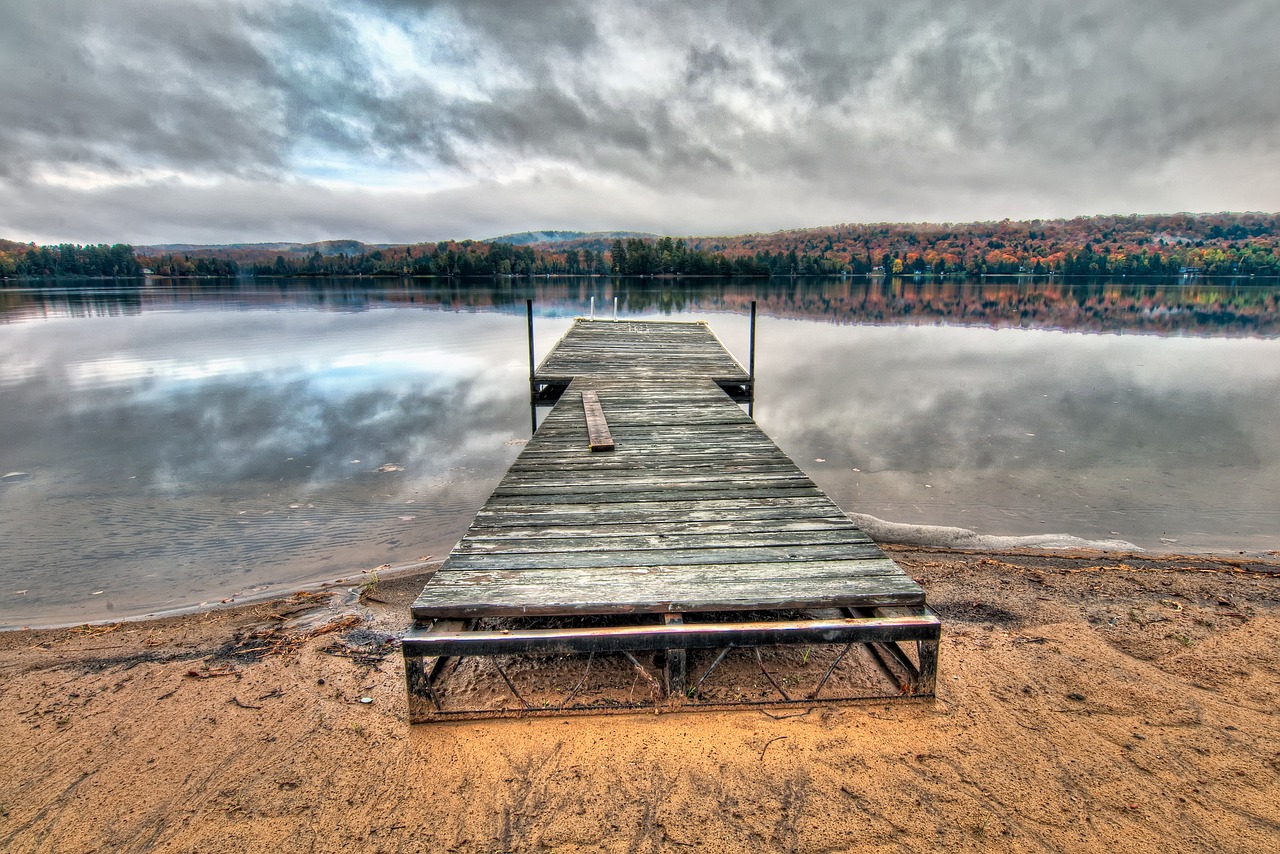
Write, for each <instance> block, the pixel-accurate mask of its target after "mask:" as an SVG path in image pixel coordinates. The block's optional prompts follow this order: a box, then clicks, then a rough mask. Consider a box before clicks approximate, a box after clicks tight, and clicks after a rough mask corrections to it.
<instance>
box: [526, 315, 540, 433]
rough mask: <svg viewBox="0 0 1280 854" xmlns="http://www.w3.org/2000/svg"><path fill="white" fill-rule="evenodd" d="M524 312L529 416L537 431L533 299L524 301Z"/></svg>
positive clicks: (534, 430)
mask: <svg viewBox="0 0 1280 854" xmlns="http://www.w3.org/2000/svg"><path fill="white" fill-rule="evenodd" d="M524 310H525V314H526V315H527V316H528V318H529V417H530V418H531V419H532V421H533V432H534V433H537V432H538V386H537V383H536V382H535V380H534V374H535V373H536V371H537V366H536V363H535V362H534V356H533V300H532V299H527V300H525V301H524Z"/></svg>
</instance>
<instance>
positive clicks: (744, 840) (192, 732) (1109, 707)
mask: <svg viewBox="0 0 1280 854" xmlns="http://www.w3.org/2000/svg"><path fill="white" fill-rule="evenodd" d="M886 550H887V551H888V552H889V553H890V554H891V556H892V557H893V558H894V559H895V560H897V561H898V562H899V563H900V564H901V565H902V566H903V568H904V569H905V570H906V571H907V572H908V573H909V574H910V575H912V576H913V577H915V578H917V579H918V580H919V581H920V582H921V584H922V585H923V586H924V587H925V589H926V591H927V593H928V596H929V600H930V603H931V605H932V606H933V607H934V608H935V610H937V611H938V613H939V614H940V616H941V617H942V619H943V624H944V628H943V641H942V643H943V647H942V653H941V660H940V670H939V680H938V686H939V687H938V696H937V699H936V700H935V701H934V702H932V703H893V702H887V703H886V702H872V703H864V704H858V705H850V706H837V705H833V704H828V703H826V702H823V701H817V702H815V703H814V704H813V705H812V706H811V707H808V708H805V709H802V710H799V711H797V712H795V713H793V714H791V715H789V716H782V715H770V714H768V713H762V712H761V711H751V710H743V711H732V712H689V713H685V712H676V713H668V714H659V715H654V714H626V715H612V716H606V717H576V718H538V719H527V718H526V719H514V720H485V721H457V722H448V723H436V724H424V725H419V726H410V725H408V724H407V723H406V722H405V699H404V676H403V671H402V669H401V667H400V663H399V653H398V649H397V648H396V647H395V645H394V643H393V641H394V638H395V636H396V633H397V632H399V631H402V630H403V628H404V627H405V626H407V624H408V604H409V602H411V601H412V599H413V598H414V597H415V596H416V595H417V593H418V591H419V589H420V587H421V582H422V576H423V573H405V574H402V575H399V576H397V577H395V578H390V577H384V576H381V575H380V577H379V579H378V581H377V584H376V585H374V586H372V587H369V588H366V589H365V590H364V591H363V592H362V595H360V596H359V597H358V599H357V600H356V601H355V602H351V601H349V600H347V599H345V598H343V597H340V596H338V595H335V593H328V594H325V593H321V594H315V593H302V594H297V595H293V596H288V597H281V598H276V599H273V600H270V601H266V602H257V603H252V604H244V605H236V606H233V607H225V608H219V609H217V610H211V611H204V612H199V613H193V614H186V615H182V616H176V617H166V618H161V619H152V620H140V621H130V622H117V623H113V624H100V625H97V626H78V627H71V628H61V629H45V630H16V631H10V632H4V633H0V686H2V687H0V750H2V751H4V754H5V756H6V757H7V758H6V768H7V772H8V773H7V774H6V775H5V776H4V777H3V778H0V848H4V849H6V850H10V851H15V852H25V851H43V850H89V849H109V850H124V851H133V850H156V851H189V850H193V849H199V850H202V851H235V850H247V849H275V850H280V851H302V850H308V851H310V850H320V851H338V850H349V849H351V848H353V847H354V848H358V849H364V850H388V851H392V850H455V851H464V852H471V851H474V852H486V851H497V850H502V851H545V850H548V849H554V850H557V851H592V852H599V851H636V850H639V851H655V852H658V851H663V852H665V851H680V850H688V848H689V847H691V846H700V847H704V848H714V849H717V850H724V851H744V852H745V851H760V850H795V851H812V850H848V849H850V848H860V847H865V848H877V847H883V848H886V849H887V848H893V849H897V850H907V851H934V850H938V849H939V847H942V848H946V849H948V850H964V851H989V850H996V851H1025V850H1121V849H1123V850H1131V851H1152V852H1162V854H1163V852H1170V851H1192V850H1195V851H1244V850H1267V849H1269V848H1272V847H1274V846H1275V844H1276V843H1277V841H1278V840H1280V798H1277V797H1276V794H1277V792H1280V751H1278V750H1277V747H1276V745H1277V744H1280V716H1278V715H1277V714H1276V711H1275V710H1276V709H1277V708H1280V584H1277V579H1276V577H1275V574H1276V573H1277V572H1278V571H1280V560H1257V561H1254V560H1252V559H1250V560H1243V559H1241V558H1239V557H1235V558H1230V557H1219V558H1214V559H1206V558H1203V557H1201V556H1195V555H1190V556H1188V555H1174V556H1165V557H1161V556H1154V555H1148V554H1141V555H1138V554H1130V555H1126V556H1123V557H1121V556H1117V555H1107V554H1103V553H1098V552H1088V553H1086V552H1078V553H1063V552H1057V551H1053V552H1049V551H1043V550H1041V551H1025V550H1019V551H1017V552H973V551H951V550H939V549H921V548H914V547H907V546H888V547H886Z"/></svg>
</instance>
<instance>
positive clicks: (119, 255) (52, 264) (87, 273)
mask: <svg viewBox="0 0 1280 854" xmlns="http://www.w3.org/2000/svg"><path fill="white" fill-rule="evenodd" d="M142 274H143V273H142V264H141V262H139V260H138V258H137V257H136V256H135V255H134V252H133V247H132V246H128V245H126V244H124V243H116V244H114V245H111V246H108V245H107V244H105V243H98V244H90V245H86V246H81V245H79V244H76V243H59V244H57V245H51V246H36V245H34V244H23V243H14V242H12V241H8V240H0V277H11V276H66V277H70V276H81V277H94V278H118V277H135V276H141V275H142Z"/></svg>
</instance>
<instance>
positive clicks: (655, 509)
mask: <svg viewBox="0 0 1280 854" xmlns="http://www.w3.org/2000/svg"><path fill="white" fill-rule="evenodd" d="M533 380H534V382H535V388H536V384H537V383H538V382H544V383H559V382H564V383H567V385H566V386H565V387H564V389H563V391H562V392H561V394H560V398H559V400H558V402H557V403H556V404H555V406H554V408H553V409H552V410H551V412H550V413H549V414H548V415H547V417H546V418H545V420H544V421H543V423H542V424H541V426H539V427H538V429H537V431H536V433H535V434H534V435H533V437H532V438H531V439H530V441H529V443H528V444H527V445H526V447H525V448H524V450H523V451H522V452H521V454H520V455H519V457H518V458H517V459H516V460H515V462H514V463H513V464H512V465H511V468H510V469H509V470H508V472H507V473H506V475H505V476H504V477H503V479H502V481H501V482H500V483H499V484H498V486H497V487H496V488H495V489H494V490H493V493H492V494H491V495H490V497H489V499H488V500H487V501H486V502H485V504H484V506H483V507H482V508H481V510H480V511H479V512H478V513H477V514H476V517H475V519H474V521H473V523H472V525H471V526H470V528H469V529H468V530H467V532H466V534H465V535H464V536H463V538H462V540H461V541H460V542H459V543H458V545H457V546H456V547H455V548H454V549H453V551H452V552H451V553H450V554H449V556H448V558H447V559H446V560H445V561H444V563H443V564H442V566H441V568H440V569H439V571H437V572H436V574H435V575H434V576H433V577H432V578H431V580H430V581H429V582H428V583H427V585H426V586H425V588H424V589H423V591H422V593H421V595H420V596H419V597H418V598H417V600H416V601H415V602H414V603H413V605H412V607H411V612H412V615H413V617H414V619H415V620H416V621H417V623H418V625H419V626H426V625H429V624H430V623H431V621H436V620H439V621H450V620H460V619H461V620H473V619H477V618H484V617H535V616H537V617H566V618H568V617H580V616H584V615H619V614H663V615H674V614H716V613H723V612H745V611H750V612H778V613H779V614H781V613H782V612H789V611H797V610H798V611H804V610H817V609H833V608H834V609H847V610H846V613H850V614H853V613H855V612H858V613H864V614H870V613H871V612H873V611H874V609H877V608H908V609H912V612H913V613H917V614H920V615H924V614H925V613H926V612H925V608H924V605H925V596H924V591H923V590H922V589H921V588H920V586H919V585H918V584H916V582H915V581H914V580H912V579H911V578H910V577H909V576H908V575H907V574H906V573H904V572H903V571H902V569H901V568H899V567H898V566H897V564H895V563H894V562H893V561H892V560H890V559H889V558H888V557H887V556H886V555H885V554H884V553H883V552H882V551H881V550H880V548H879V547H878V546H876V545H875V544H874V543H873V542H872V541H871V540H870V538H868V537H867V536H866V535H865V534H864V533H863V532H862V531H861V530H859V529H858V528H857V526H855V525H854V524H853V523H852V522H851V521H850V520H849V519H848V517H847V516H846V515H845V514H844V513H843V512H842V511H841V510H840V508H839V507H838V506H836V504H835V503H834V502H833V501H831V499H829V498H828V497H827V496H826V495H825V494H824V493H823V492H822V491H821V490H820V489H818V487H817V486H816V485H815V484H814V483H813V481H812V480H811V479H810V478H809V477H808V476H807V475H805V474H804V472H802V471H801V470H800V468H799V467H798V466H797V465H796V464H795V463H794V462H793V461H792V460H791V459H790V458H789V457H787V455H786V454H784V453H783V452H782V451H781V450H780V449H779V448H778V447H777V445H775V444H774V442H773V441H772V440H771V439H770V438H769V437H768V436H767V435H765V433H764V432H763V431H762V430H760V428H759V427H758V426H757V425H756V423H755V422H754V421H753V420H752V419H751V418H750V417H749V416H748V415H747V414H746V413H745V412H743V411H742V409H741V407H740V406H739V405H738V404H737V403H735V402H734V401H733V399H731V397H730V395H729V394H727V393H726V391H725V390H724V388H723V384H729V385H731V386H737V387H741V386H743V385H746V384H749V383H750V382H751V377H749V376H748V375H747V373H746V372H745V371H744V370H743V369H742V367H741V365H739V364H738V363H737V362H736V361H735V360H734V359H733V358H732V356H730V355H729V353H728V352H727V351H725V350H724V348H723V346H722V345H721V344H720V342H719V341H718V340H717V339H716V338H715V336H714V335H713V334H712V333H711V332H710V330H709V329H708V328H707V327H706V326H705V325H704V324H689V323H654V322H646V323H641V322H612V321H585V320H579V321H577V322H576V323H575V324H574V326H573V327H572V328H571V329H570V331H569V332H568V333H567V334H566V335H565V337H564V338H563V339H562V340H561V341H560V342H559V343H558V344H557V345H556V347H555V348H554V349H553V350H552V352H551V353H550V354H549V355H548V356H547V358H546V359H545V360H544V361H543V363H542V364H541V365H540V366H539V367H538V369H537V371H536V372H535V374H534V377H533ZM584 392H586V393H588V399H590V398H591V397H593V396H594V397H595V398H596V399H598V401H599V405H600V409H601V411H602V413H603V418H604V419H605V420H606V421H607V425H608V431H609V433H610V434H611V436H612V439H613V443H614V444H613V450H612V452H610V453H606V454H600V453H593V452H592V450H591V449H590V446H589V440H588V424H587V416H586V414H585V412H584V407H583V393H584ZM669 619H676V618H674V617H669ZM922 619H923V617H922ZM930 619H932V618H930ZM927 631H930V632H933V633H934V635H936V620H934V623H933V624H932V627H931V628H929V629H927ZM672 633H673V636H674V635H675V634H677V633H678V630H674V629H673V630H672ZM476 634H477V641H478V635H479V633H476ZM931 636H932V635H931ZM409 641H410V639H406V643H409ZM498 642H501V638H499V639H498ZM423 646H424V647H425V646H428V645H427V644H425V643H424V644H423ZM405 654H406V661H407V660H408V656H409V655H410V649H409V646H406V652H405ZM414 654H417V655H422V654H424V652H423V650H421V649H419V650H415V652H414ZM928 690H929V692H931V691H932V684H929V686H928ZM412 691H413V689H412V687H411V695H412ZM412 702H413V701H412V698H411V703H412Z"/></svg>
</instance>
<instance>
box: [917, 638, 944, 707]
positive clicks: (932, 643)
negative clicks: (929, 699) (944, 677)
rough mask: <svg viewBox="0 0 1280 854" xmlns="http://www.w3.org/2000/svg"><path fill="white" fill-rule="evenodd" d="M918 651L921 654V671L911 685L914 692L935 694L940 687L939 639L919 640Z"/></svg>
mask: <svg viewBox="0 0 1280 854" xmlns="http://www.w3.org/2000/svg"><path fill="white" fill-rule="evenodd" d="M916 643H917V647H916V651H917V653H918V655H919V656H920V671H919V674H918V675H917V676H916V679H915V684H914V685H912V686H911V688H912V693H913V694H921V695H933V694H936V693H937V687H938V641H936V640H923V641H917V642H916Z"/></svg>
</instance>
